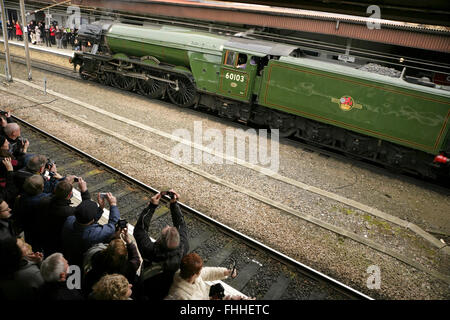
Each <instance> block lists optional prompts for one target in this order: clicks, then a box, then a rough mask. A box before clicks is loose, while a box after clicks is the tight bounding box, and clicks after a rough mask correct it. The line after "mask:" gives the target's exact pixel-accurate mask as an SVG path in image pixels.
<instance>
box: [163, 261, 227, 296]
mask: <svg viewBox="0 0 450 320" xmlns="http://www.w3.org/2000/svg"><path fill="white" fill-rule="evenodd" d="M226 270H227V269H226V268H217V267H204V268H202V271H201V272H200V275H199V276H198V277H197V279H195V282H194V283H189V282H187V281H186V280H184V279H183V278H181V277H180V270H178V271H177V272H176V273H175V275H174V277H173V283H172V286H171V287H170V289H169V294H168V295H167V297H166V299H167V300H209V287H210V286H209V284H207V283H206V282H205V281H214V280H223V279H226V278H228V277H227V276H225V275H224V273H225V271H226Z"/></svg>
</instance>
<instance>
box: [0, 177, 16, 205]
mask: <svg viewBox="0 0 450 320" xmlns="http://www.w3.org/2000/svg"><path fill="white" fill-rule="evenodd" d="M0 180H1V182H2V186H0V198H1V199H3V200H5V201H6V202H7V203H8V205H9V207H10V208H14V201H15V199H16V196H17V195H18V194H19V190H18V189H17V187H16V185H15V183H14V172H13V171H6V178H5V179H4V180H3V179H0ZM3 183H4V186H3Z"/></svg>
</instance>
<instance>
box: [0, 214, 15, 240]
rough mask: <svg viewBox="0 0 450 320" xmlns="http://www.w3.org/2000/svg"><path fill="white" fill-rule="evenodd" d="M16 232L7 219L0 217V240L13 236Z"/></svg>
mask: <svg viewBox="0 0 450 320" xmlns="http://www.w3.org/2000/svg"><path fill="white" fill-rule="evenodd" d="M15 236H16V233H15V232H14V229H13V227H12V224H11V221H10V220H9V219H0V241H2V240H5V239H6V238H9V237H15Z"/></svg>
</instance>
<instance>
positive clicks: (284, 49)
mask: <svg viewBox="0 0 450 320" xmlns="http://www.w3.org/2000/svg"><path fill="white" fill-rule="evenodd" d="M79 37H80V39H81V41H84V42H85V43H86V42H87V41H89V42H90V45H91V46H89V49H88V50H84V51H83V52H76V53H75V54H74V57H73V58H72V60H71V62H72V63H73V64H74V68H76V66H77V65H79V66H80V69H79V72H80V75H81V77H82V78H84V79H95V80H97V81H99V82H100V83H103V84H105V85H112V86H115V87H117V88H121V89H124V90H135V91H137V92H139V93H141V94H143V95H146V96H148V97H150V98H154V99H157V98H162V97H165V96H167V97H168V98H169V99H170V100H171V101H172V102H173V103H174V104H176V105H178V106H180V107H195V108H197V107H205V108H208V109H210V110H213V111H215V112H217V113H218V114H219V115H220V116H222V117H226V118H229V119H231V120H238V121H241V122H245V123H247V122H252V123H256V124H259V125H263V126H267V127H270V128H271V129H279V132H280V136H285V137H286V136H291V135H295V136H297V137H300V138H302V139H305V140H307V141H309V142H312V143H314V144H319V145H322V146H327V147H328V148H333V149H338V150H341V151H344V152H346V153H349V154H353V155H355V156H357V157H359V158H366V159H370V160H373V161H376V162H380V163H383V164H385V165H387V166H389V167H393V168H400V169H402V170H406V171H412V172H415V173H419V174H421V175H422V176H427V177H433V178H435V177H441V178H442V177H444V178H445V179H447V178H448V177H449V163H450V159H449V158H450V134H449V126H450V124H449V122H450V121H449V118H450V90H449V88H450V87H448V86H445V85H438V84H436V83H432V82H421V79H419V78H413V77H408V76H405V74H404V73H403V74H402V76H401V77H399V78H393V77H388V76H384V75H379V74H374V73H370V72H368V71H363V70H359V69H358V68H356V67H352V65H350V64H345V63H338V61H336V60H334V61H331V60H330V61H327V60H324V59H320V58H317V57H315V56H314V55H310V54H305V51H304V50H302V48H299V47H298V46H293V45H288V44H281V43H274V42H268V41H262V40H255V39H253V40H252V39H246V38H239V37H233V36H223V35H218V34H213V33H208V32H200V31H195V30H191V29H187V28H181V27H173V26H170V27H168V26H134V25H127V24H120V23H113V24H103V25H88V26H85V27H83V28H82V29H80V32H79ZM440 76H442V75H440ZM445 76H446V77H447V80H444V81H443V82H441V83H442V84H450V83H448V81H449V80H448V79H449V77H448V74H447V75H445ZM446 81H447V82H446ZM413 82H414V83H413Z"/></svg>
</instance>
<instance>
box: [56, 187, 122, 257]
mask: <svg viewBox="0 0 450 320" xmlns="http://www.w3.org/2000/svg"><path fill="white" fill-rule="evenodd" d="M97 201H98V203H99V205H100V206H97V203H95V202H94V201H92V200H84V201H82V202H81V203H80V204H79V205H78V206H77V207H76V210H75V216H69V217H67V219H66V221H65V222H64V226H63V229H62V232H61V237H62V244H63V253H64V256H65V257H66V258H67V260H69V262H70V264H76V265H79V266H81V265H82V264H83V254H84V253H85V252H86V251H87V250H88V249H89V248H90V247H92V246H93V245H94V244H97V243H101V242H109V241H110V239H111V238H112V237H113V236H114V234H115V232H116V224H117V222H118V221H119V219H120V212H119V208H117V199H116V197H114V196H113V195H112V194H111V193H109V192H108V193H106V200H105V199H104V198H102V197H100V194H98V196H97ZM106 201H108V202H109V207H110V211H109V220H108V223H106V224H104V225H100V224H99V223H98V220H99V219H100V218H101V216H102V214H103V208H104V206H105V202H106Z"/></svg>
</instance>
